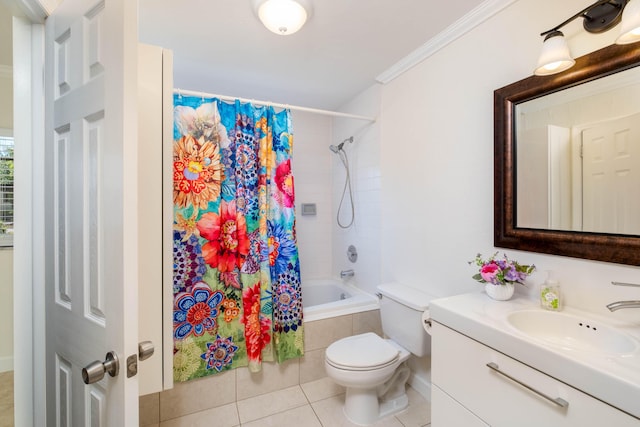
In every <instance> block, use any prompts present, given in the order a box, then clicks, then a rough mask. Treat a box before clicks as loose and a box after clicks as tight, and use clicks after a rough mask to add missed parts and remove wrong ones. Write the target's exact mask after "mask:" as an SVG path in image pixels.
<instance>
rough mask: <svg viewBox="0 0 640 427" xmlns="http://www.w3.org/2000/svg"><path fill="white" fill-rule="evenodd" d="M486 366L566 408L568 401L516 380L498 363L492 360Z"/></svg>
mask: <svg viewBox="0 0 640 427" xmlns="http://www.w3.org/2000/svg"><path fill="white" fill-rule="evenodd" d="M487 367H488V368H491V369H492V370H493V371H494V372H496V373H498V374H500V375H502V376H503V377H506V378H508V379H510V380H511V381H513V382H515V383H518V384H520V385H521V386H522V387H524V388H526V389H527V390H530V391H532V392H534V393H535V394H537V395H538V396H540V397H543V398H545V399H547V400H548V401H549V402H551V403H553V404H554V405H558V406H560V407H561V408H566V407H567V406H569V402H567V401H566V400H564V399H562V398H560V397H556V398H553V397H551V396H548V395H546V394H544V393H543V392H541V391H539V390H536V389H535V388H533V387H531V386H530V385H527V384H525V383H523V382H522V381H520V380H518V379H516V378H513V377H512V376H511V375H509V374H506V373H504V372H502V371H501V370H500V367H499V366H498V364H496V363H494V362H489V363H487Z"/></svg>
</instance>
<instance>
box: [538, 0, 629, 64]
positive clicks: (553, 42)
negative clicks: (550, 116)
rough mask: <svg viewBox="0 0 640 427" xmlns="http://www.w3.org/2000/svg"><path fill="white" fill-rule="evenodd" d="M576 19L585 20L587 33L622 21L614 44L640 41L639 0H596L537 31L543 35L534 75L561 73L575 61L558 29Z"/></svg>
mask: <svg viewBox="0 0 640 427" xmlns="http://www.w3.org/2000/svg"><path fill="white" fill-rule="evenodd" d="M623 12H624V13H623ZM576 18H583V19H584V21H583V27H584V29H585V30H586V31H587V32H589V33H603V32H605V31H608V30H610V29H611V28H613V27H615V26H616V25H617V24H618V23H619V22H620V21H622V25H621V31H620V36H619V37H618V39H617V40H616V44H627V43H634V42H637V41H640V0H599V1H597V2H595V3H593V4H592V5H590V6H588V7H586V8H584V9H583V10H581V11H580V12H578V13H576V14H575V15H573V16H572V17H571V18H569V19H567V20H566V21H564V22H563V23H562V24H560V25H557V26H555V27H553V28H552V29H550V30H548V31H545V32H544V33H542V34H540V35H541V36H544V37H545V38H544V43H543V44H542V52H541V53H540V58H539V59H538V66H537V67H536V69H535V71H534V72H533V73H534V74H535V75H537V76H546V75H549V74H556V73H560V72H562V71H564V70H566V69H569V68H571V67H572V66H573V64H575V61H574V60H573V58H572V57H571V52H570V51H569V46H568V45H567V41H566V40H565V38H564V34H562V32H561V31H560V28H562V27H564V26H565V25H567V24H568V23H569V22H572V21H573V20H575V19H576Z"/></svg>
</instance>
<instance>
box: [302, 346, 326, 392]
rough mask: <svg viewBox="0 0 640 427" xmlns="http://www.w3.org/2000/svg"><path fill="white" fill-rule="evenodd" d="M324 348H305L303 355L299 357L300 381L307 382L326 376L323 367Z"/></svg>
mask: <svg viewBox="0 0 640 427" xmlns="http://www.w3.org/2000/svg"><path fill="white" fill-rule="evenodd" d="M324 351H325V349H324V348H321V349H318V350H306V351H305V352H304V357H303V358H302V359H300V383H301V384H302V383H307V382H309V381H315V380H318V379H320V378H323V377H326V376H327V372H326V371H325V369H324Z"/></svg>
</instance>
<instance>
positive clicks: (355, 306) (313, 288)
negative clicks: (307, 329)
mask: <svg viewBox="0 0 640 427" xmlns="http://www.w3.org/2000/svg"><path fill="white" fill-rule="evenodd" d="M302 304H303V305H304V307H303V314H304V321H305V322H313V321H314V320H321V319H326V318H329V317H336V316H343V315H345V314H353V313H359V312H361V311H368V310H376V309H378V308H380V305H379V304H378V298H376V297H375V296H373V295H371V294H368V293H366V292H364V291H362V290H360V289H358V288H356V287H355V286H352V285H346V284H344V283H342V282H341V281H339V280H334V279H313V280H306V281H304V282H303V283H302Z"/></svg>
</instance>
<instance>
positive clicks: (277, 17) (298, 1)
mask: <svg viewBox="0 0 640 427" xmlns="http://www.w3.org/2000/svg"><path fill="white" fill-rule="evenodd" d="M253 9H254V11H255V12H256V14H257V15H258V18H260V21H262V23H263V24H264V26H265V27H267V28H268V29H269V30H270V31H272V32H274V33H276V34H279V35H282V36H288V35H290V34H293V33H295V32H296V31H298V30H299V29H300V28H302V26H303V25H304V23H305V22H306V21H307V19H309V17H310V16H311V4H310V3H309V2H308V1H307V0H254V1H253Z"/></svg>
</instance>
